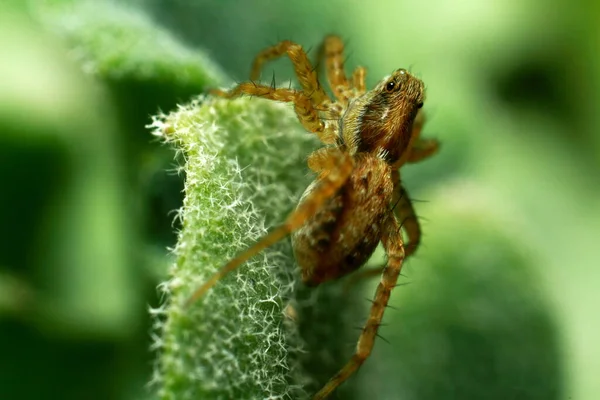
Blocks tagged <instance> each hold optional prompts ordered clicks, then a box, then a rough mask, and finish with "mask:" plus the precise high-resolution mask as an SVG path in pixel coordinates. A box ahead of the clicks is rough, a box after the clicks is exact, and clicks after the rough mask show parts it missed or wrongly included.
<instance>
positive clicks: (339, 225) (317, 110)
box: [187, 36, 438, 399]
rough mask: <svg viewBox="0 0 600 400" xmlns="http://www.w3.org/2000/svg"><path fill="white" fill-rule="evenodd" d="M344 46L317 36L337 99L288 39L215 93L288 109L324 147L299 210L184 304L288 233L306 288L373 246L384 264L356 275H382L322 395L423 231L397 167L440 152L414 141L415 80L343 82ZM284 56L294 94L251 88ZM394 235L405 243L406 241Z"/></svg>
mask: <svg viewBox="0 0 600 400" xmlns="http://www.w3.org/2000/svg"><path fill="white" fill-rule="evenodd" d="M343 50H344V45H343V43H342V41H341V39H340V38H339V37H337V36H328V37H326V38H325V40H324V42H323V44H322V46H321V50H320V52H319V57H320V58H324V61H325V67H326V75H327V80H328V82H329V85H330V87H331V90H332V92H333V95H334V96H335V100H332V99H331V98H330V97H329V96H328V95H327V94H326V92H325V91H324V90H323V88H322V87H321V85H320V83H319V80H318V76H317V72H316V70H315V68H313V66H312V64H311V62H310V61H309V59H308V57H307V54H306V52H305V51H304V50H303V49H302V47H301V46H300V45H298V44H296V43H293V42H291V41H287V40H286V41H282V42H281V43H279V44H277V45H275V46H272V47H269V48H267V49H265V50H263V51H262V52H260V53H259V54H258V56H257V57H256V58H255V60H254V63H253V65H252V71H251V74H250V79H251V82H244V83H240V84H239V85H237V86H236V87H234V88H233V89H231V90H227V91H226V90H214V91H213V92H212V93H213V94H214V95H217V96H220V97H226V98H235V97H238V96H241V95H244V94H247V95H252V96H259V97H263V98H267V99H270V100H275V101H283V102H291V103H293V104H294V110H295V112H296V114H297V116H298V119H299V120H300V123H301V124H302V126H304V128H305V129H306V130H308V131H309V132H313V133H315V134H316V135H317V136H318V137H319V139H320V140H321V141H322V142H323V143H324V144H325V145H327V146H325V147H323V148H320V149H318V150H316V151H315V152H313V153H312V154H310V156H309V157H308V166H309V168H310V169H311V170H312V171H314V172H315V173H317V174H318V176H317V178H316V179H315V181H314V182H313V183H312V184H311V185H310V186H309V187H308V188H307V189H306V191H305V192H304V194H303V196H302V198H301V199H300V202H299V205H298V207H297V208H296V210H295V211H293V212H292V213H291V215H289V217H288V218H287V220H286V221H285V222H284V223H283V225H281V226H279V227H278V228H276V229H275V230H273V231H272V232H271V233H269V234H267V235H266V236H264V237H263V238H262V239H261V240H259V241H258V242H257V243H256V244H254V245H253V246H251V247H250V248H248V249H247V250H245V251H244V252H242V253H241V254H239V255H238V256H237V257H236V258H234V259H232V260H231V261H229V262H228V263H227V264H226V265H224V266H223V267H222V268H221V269H220V270H219V271H218V272H217V273H216V274H215V275H213V276H212V277H211V278H210V279H209V280H208V281H207V282H206V283H204V284H203V285H202V286H201V287H199V288H198V289H197V290H196V291H195V292H194V293H193V294H192V296H191V297H190V298H189V300H188V302H187V304H191V303H193V302H194V301H195V300H197V299H198V298H200V297H201V296H202V295H203V294H204V293H205V292H206V291H207V290H208V289H209V288H211V287H212V286H213V285H214V284H215V283H217V282H218V281H219V280H220V279H221V278H222V277H224V276H225V275H226V274H228V273H229V272H231V271H233V270H234V269H236V268H237V267H239V266H240V265H241V264H242V263H244V262H245V261H247V260H248V259H249V258H250V257H252V256H254V255H256V254H257V253H259V252H260V251H262V250H263V249H265V248H267V247H269V246H271V245H273V244H274V243H276V242H278V241H279V240H281V239H283V238H284V237H286V236H287V235H288V234H291V236H292V245H293V249H294V254H295V257H296V261H297V263H298V265H299V267H300V269H301V272H302V279H303V281H304V283H306V284H307V285H312V286H315V285H318V284H320V283H323V282H326V281H329V280H333V279H338V278H340V277H343V276H345V275H347V274H349V273H351V272H353V271H355V270H356V269H358V268H359V267H360V266H362V265H363V264H364V263H365V262H366V261H367V260H368V259H369V257H370V256H371V255H372V254H373V252H374V250H375V248H376V246H377V244H378V243H379V242H380V241H381V243H382V244H383V247H384V249H385V252H386V254H387V263H386V265H384V266H382V267H380V268H378V269H376V270H369V271H365V272H363V273H362V274H361V273H359V276H368V275H374V274H375V273H377V274H381V282H380V283H379V285H378V287H377V290H376V292H375V297H374V301H373V305H372V307H371V311H370V314H369V317H368V320H367V322H366V324H365V326H364V328H363V330H362V333H361V335H360V338H359V339H358V344H357V347H356V352H355V354H354V355H353V356H352V358H351V359H350V361H348V362H347V363H346V365H344V366H343V367H342V369H341V370H340V371H339V372H338V373H337V374H335V375H334V376H333V377H332V378H331V379H330V380H329V382H327V384H326V385H325V386H324V387H323V388H322V389H321V390H320V391H319V392H318V393H317V394H316V395H315V397H314V398H315V399H324V398H326V397H328V396H329V395H330V394H331V393H332V392H333V391H334V390H335V389H336V388H337V387H338V386H339V385H340V384H341V383H342V382H344V381H345V380H346V379H348V377H350V376H351V375H352V374H353V373H354V372H355V371H356V370H357V369H358V368H359V367H360V366H361V365H362V363H363V362H364V361H365V360H366V359H367V357H368V356H369V354H370V353H371V350H372V349H373V344H374V341H375V337H376V336H377V330H378V328H379V326H380V325H381V320H382V318H383V312H384V310H385V308H386V306H387V304H388V301H389V298H390V293H391V291H392V289H393V288H394V287H395V286H396V282H397V280H398V276H399V274H400V270H401V269H402V264H403V261H404V259H405V257H407V256H409V255H411V254H412V253H414V251H415V250H416V248H417V246H418V244H419V241H420V237H421V230H420V227H419V223H418V221H417V219H416V216H415V212H414V209H413V206H412V204H411V201H410V199H409V197H408V195H407V192H406V190H405V189H404V188H403V187H402V184H401V180H400V172H399V171H398V170H399V168H400V167H401V166H402V165H404V164H405V163H414V162H418V161H421V160H423V159H425V158H428V157H429V156H431V155H433V154H434V153H435V152H436V151H437V149H438V142H437V141H436V140H424V139H421V138H420V133H421V128H422V126H423V122H424V118H423V114H422V113H421V112H419V110H420V109H421V107H422V106H423V101H424V100H425V89H424V85H423V82H422V81H421V80H419V79H418V78H416V77H414V76H413V75H411V74H410V73H409V72H408V71H406V70H404V69H398V70H396V71H394V72H393V73H392V74H391V76H389V77H386V78H385V79H383V80H382V81H381V82H380V83H379V84H378V85H377V86H376V87H375V88H374V89H373V90H371V91H366V88H365V75H366V69H365V68H363V67H358V68H356V69H355V70H354V73H353V74H352V77H351V79H348V78H347V77H346V75H345V72H344V63H343V58H342V53H343ZM285 55H287V56H288V57H289V58H290V60H291V61H292V63H293V65H294V69H295V72H296V75H297V77H298V80H299V83H300V86H301V89H300V90H296V89H285V88H275V87H274V86H268V85H260V84H257V83H255V81H256V80H258V78H259V76H260V71H261V68H262V67H263V65H264V64H265V63H266V62H267V61H270V60H272V59H274V58H277V57H281V56H285ZM401 229H404V231H405V233H406V235H407V236H408V239H409V242H408V244H406V245H405V244H404V241H403V239H402V232H401Z"/></svg>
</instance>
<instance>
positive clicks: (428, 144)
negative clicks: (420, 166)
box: [394, 110, 440, 169]
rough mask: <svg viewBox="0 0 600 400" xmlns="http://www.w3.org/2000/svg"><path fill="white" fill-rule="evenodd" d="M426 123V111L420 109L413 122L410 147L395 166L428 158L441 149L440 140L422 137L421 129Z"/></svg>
mask: <svg viewBox="0 0 600 400" xmlns="http://www.w3.org/2000/svg"><path fill="white" fill-rule="evenodd" d="M424 124H425V113H424V112H423V110H421V111H419V113H418V114H417V116H416V117H415V120H414V122H413V127H412V131H411V137H410V141H409V143H408V149H407V151H406V152H405V153H404V154H403V156H402V157H401V158H400V160H398V162H396V163H395V164H394V168H395V169H398V168H400V167H401V166H402V165H404V164H405V163H407V162H408V163H416V162H419V161H422V160H424V159H426V158H429V157H431V156H432V155H434V154H435V153H437V151H438V150H439V146H440V144H439V142H438V141H437V140H435V139H422V138H421V130H422V129H423V125H424Z"/></svg>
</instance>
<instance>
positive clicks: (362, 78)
mask: <svg viewBox="0 0 600 400" xmlns="http://www.w3.org/2000/svg"><path fill="white" fill-rule="evenodd" d="M366 79H367V69H366V68H365V67H356V69H355V70H354V72H353V73H352V87H353V88H354V89H355V90H356V92H357V94H358V95H362V94H365V92H366V91H367V84H366Z"/></svg>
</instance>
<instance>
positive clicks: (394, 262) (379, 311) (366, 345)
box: [314, 213, 405, 400]
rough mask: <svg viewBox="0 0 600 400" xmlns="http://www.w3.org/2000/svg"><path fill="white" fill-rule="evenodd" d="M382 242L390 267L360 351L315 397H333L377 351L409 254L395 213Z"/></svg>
mask: <svg viewBox="0 0 600 400" xmlns="http://www.w3.org/2000/svg"><path fill="white" fill-rule="evenodd" d="M381 241H382V243H383V246H384V248H385V251H386V253H387V256H388V262H387V266H386V268H385V269H384V270H383V274H382V276H381V282H380V283H379V285H378V286H377V290H376V291H375V298H374V300H373V305H372V306H371V312H370V313H369V318H368V320H367V323H366V324H365V326H364V328H363V330H362V333H361V334H360V337H359V338H358V343H357V345H356V352H355V353H354V355H353V356H352V358H351V359H350V361H348V362H347V363H346V365H344V367H342V369H341V370H340V371H339V372H338V373H337V374H335V375H334V376H333V378H331V379H330V380H329V382H327V384H326V385H325V386H324V387H323V388H322V389H321V390H320V391H319V392H318V393H317V394H316V395H315V397H314V400H320V399H324V398H326V397H327V396H329V395H330V394H331V392H333V391H334V390H335V389H336V388H337V387H338V386H339V385H340V384H342V383H343V382H344V381H345V380H346V379H348V378H349V377H350V376H351V375H352V374H353V373H354V372H355V371H356V370H357V369H358V368H359V367H360V366H361V365H362V364H363V362H364V361H365V360H366V359H367V358H368V357H369V355H370V354H371V351H372V350H373V345H374V343H375V338H376V337H377V331H378V329H379V326H380V325H381V320H382V319H383V312H384V310H385V308H386V306H387V304H388V301H389V299H390V294H391V292H392V289H393V288H394V287H395V286H396V282H397V281H398V276H399V275H400V271H401V269H402V263H403V261H404V257H405V255H404V246H403V243H402V235H401V233H400V227H399V225H398V221H396V218H395V217H394V216H393V215H392V214H391V213H390V214H389V217H388V218H387V220H386V223H385V227H384V230H383V235H382V238H381Z"/></svg>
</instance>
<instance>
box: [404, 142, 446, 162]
mask: <svg viewBox="0 0 600 400" xmlns="http://www.w3.org/2000/svg"><path fill="white" fill-rule="evenodd" d="M439 148H440V142H438V141H437V140H436V139H422V138H419V139H418V140H417V141H416V142H415V144H414V145H413V147H412V148H411V149H410V151H409V153H408V157H407V159H406V162H407V163H411V164H414V163H417V162H419V161H422V160H424V159H426V158H429V157H431V156H432V155H434V154H435V153H437V152H438V150H439Z"/></svg>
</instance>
